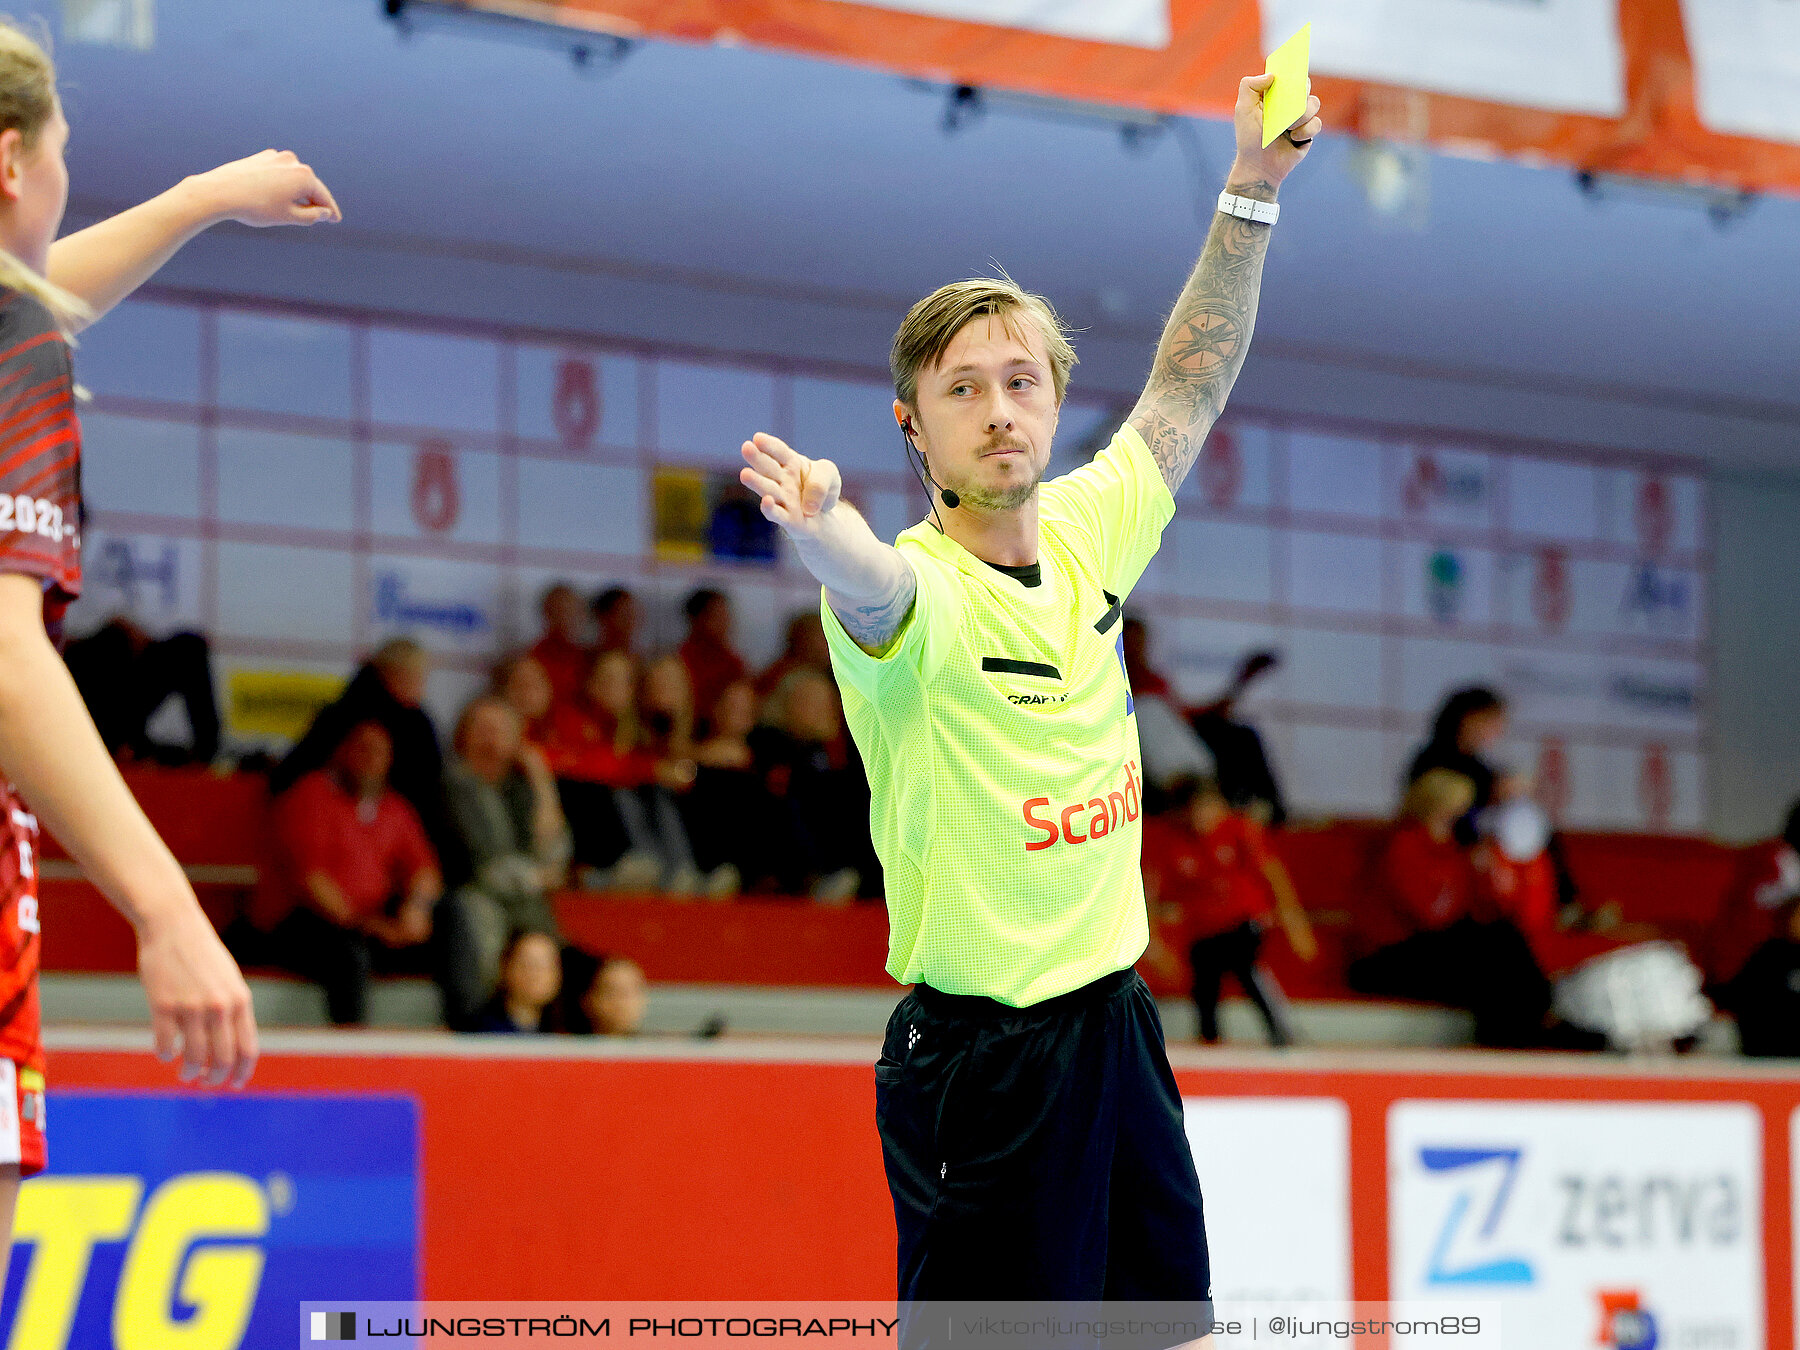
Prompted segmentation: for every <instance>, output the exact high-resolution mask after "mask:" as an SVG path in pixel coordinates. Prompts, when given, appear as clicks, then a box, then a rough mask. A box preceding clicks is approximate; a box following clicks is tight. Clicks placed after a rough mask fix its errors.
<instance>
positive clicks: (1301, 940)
mask: <svg viewBox="0 0 1800 1350" xmlns="http://www.w3.org/2000/svg"><path fill="white" fill-rule="evenodd" d="M1288 946H1290V947H1292V948H1293V949H1294V955H1295V956H1297V957H1299V958H1300V959H1301V960H1302V961H1305V962H1306V963H1307V964H1308V965H1311V964H1312V963H1313V962H1314V961H1316V960H1318V959H1319V940H1318V939H1317V938H1316V937H1314V936H1313V935H1312V930H1311V929H1310V928H1297V929H1295V930H1294V931H1293V932H1292V933H1289V934H1288Z"/></svg>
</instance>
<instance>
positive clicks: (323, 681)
mask: <svg viewBox="0 0 1800 1350" xmlns="http://www.w3.org/2000/svg"><path fill="white" fill-rule="evenodd" d="M226 689H227V697H226V709H227V711H226V717H225V720H226V724H227V725H228V726H229V727H230V728H231V730H232V731H234V732H236V733H237V734H239V735H242V736H253V737H259V738H260V737H268V736H279V737H281V738H282V739H283V740H289V741H297V740H299V739H300V737H301V736H303V735H304V734H305V733H306V729H307V727H309V726H311V725H312V720H313V718H315V717H317V716H318V715H319V709H321V708H323V707H324V706H325V705H326V704H327V703H330V702H331V701H332V700H333V699H334V698H336V697H337V696H338V695H339V694H341V693H342V692H343V691H344V680H343V677H342V676H339V675H320V674H318V673H317V672H315V671H310V670H234V671H232V672H231V675H230V678H229V680H228V681H227V684H226Z"/></svg>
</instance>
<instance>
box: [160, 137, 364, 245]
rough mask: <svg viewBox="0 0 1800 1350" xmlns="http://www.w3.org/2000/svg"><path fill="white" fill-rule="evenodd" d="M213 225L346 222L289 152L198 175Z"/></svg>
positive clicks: (260, 156) (256, 157)
mask: <svg viewBox="0 0 1800 1350" xmlns="http://www.w3.org/2000/svg"><path fill="white" fill-rule="evenodd" d="M192 182H193V184H194V186H195V187H196V188H198V189H200V190H201V191H202V192H203V193H204V194H205V197H206V201H207V204H208V206H209V207H210V209H211V212H212V216H213V218H214V219H215V220H235V221H237V222H238V223H239V224H241V225H259V226H260V225H317V224H318V223H319V222H320V221H325V220H329V221H339V220H342V219H343V218H344V215H343V212H341V211H339V210H338V204H337V202H336V201H335V200H333V198H332V195H331V189H329V188H328V187H326V186H325V184H324V183H323V182H321V181H320V180H319V176H318V175H317V174H315V173H314V172H313V171H312V169H311V167H310V166H308V165H306V164H303V163H301V162H300V157H299V156H298V155H296V154H295V153H294V152H293V151H292V150H264V151H262V152H261V153H259V154H254V155H251V156H249V157H248V158H245V159H234V160H232V161H231V163H229V164H221V165H220V166H219V167H218V168H216V169H210V170H208V171H207V172H206V173H202V174H196V175H195V176H194V178H193V179H192Z"/></svg>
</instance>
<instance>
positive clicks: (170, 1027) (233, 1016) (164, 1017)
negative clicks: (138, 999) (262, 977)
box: [138, 900, 257, 1087]
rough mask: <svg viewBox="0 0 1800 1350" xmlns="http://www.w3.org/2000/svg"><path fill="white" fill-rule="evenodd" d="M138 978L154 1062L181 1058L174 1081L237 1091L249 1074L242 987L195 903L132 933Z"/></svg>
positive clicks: (252, 1057) (246, 999) (252, 1062)
mask: <svg viewBox="0 0 1800 1350" xmlns="http://www.w3.org/2000/svg"><path fill="white" fill-rule="evenodd" d="M138 978H139V979H140V980H142V981H143V983H144V993H145V995H146V996H147V997H148V998H149V1000H150V1028H151V1032H152V1034H153V1035H154V1037H155V1040H156V1057H157V1058H158V1059H160V1060H162V1061H163V1062H164V1063H165V1064H167V1063H169V1062H170V1061H172V1060H173V1059H174V1058H175V1057H176V1056H177V1055H179V1056H180V1057H181V1081H182V1082H184V1083H186V1082H192V1081H194V1080H195V1079H199V1080H202V1081H204V1082H206V1083H209V1084H211V1085H212V1086H214V1087H218V1086H219V1085H221V1084H223V1083H227V1082H229V1083H230V1084H231V1086H232V1087H242V1086H243V1085H244V1084H245V1083H247V1082H249V1081H250V1074H251V1072H252V1071H253V1070H254V1069H255V1068H256V1053H257V1050H256V1015H255V1013H254V1012H253V1011H252V1010H251V1007H250V987H249V986H248V985H246V984H245V983H244V977H243V975H242V974H241V973H240V972H239V971H238V968H237V962H235V961H233V960H232V959H231V954H230V953H229V952H227V951H226V950H225V944H224V943H223V942H221V941H219V935H218V934H217V933H216V932H214V931H213V926H212V921H211V920H210V919H208V918H207V917H206V914H205V912H204V911H202V910H201V908H200V906H199V904H198V903H196V902H193V901H191V900H190V901H189V903H187V904H185V905H179V906H177V907H176V908H175V910H174V912H173V913H171V914H169V915H167V916H164V917H160V918H157V919H154V920H152V921H149V922H148V923H146V924H145V925H144V927H142V928H141V929H140V930H139V933H138Z"/></svg>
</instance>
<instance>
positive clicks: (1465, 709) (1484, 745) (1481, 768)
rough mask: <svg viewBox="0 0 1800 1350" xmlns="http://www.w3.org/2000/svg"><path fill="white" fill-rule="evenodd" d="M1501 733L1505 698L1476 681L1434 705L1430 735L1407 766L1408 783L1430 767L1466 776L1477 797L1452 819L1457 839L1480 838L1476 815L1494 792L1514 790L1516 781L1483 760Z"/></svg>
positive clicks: (1511, 792) (1467, 841) (1505, 793)
mask: <svg viewBox="0 0 1800 1350" xmlns="http://www.w3.org/2000/svg"><path fill="white" fill-rule="evenodd" d="M1505 734H1506V700H1505V699H1503V698H1501V697H1500V695H1498V694H1496V693H1495V692H1494V691H1493V690H1492V689H1487V688H1484V687H1482V686H1480V685H1473V686H1470V687H1469V688H1466V689H1458V690H1456V691H1454V692H1453V693H1451V694H1450V696H1449V697H1447V698H1446V699H1445V700H1444V702H1443V705H1442V706H1441V707H1440V708H1439V709H1438V714H1437V720H1436V721H1435V722H1433V723H1432V727H1431V739H1430V740H1429V741H1427V742H1426V743H1425V744H1424V745H1422V746H1420V747H1419V750H1418V753H1417V754H1415V755H1414V756H1413V761H1412V766H1411V767H1410V768H1409V769H1407V771H1406V781H1407V783H1408V784H1412V783H1416V782H1418V781H1419V779H1420V778H1422V777H1423V776H1424V775H1425V774H1427V773H1429V772H1430V771H1431V770H1433V769H1446V770H1448V771H1449V772H1451V773H1454V774H1460V775H1461V776H1462V777H1464V778H1466V779H1468V780H1469V783H1470V785H1471V786H1472V787H1473V788H1474V789H1475V796H1474V798H1473V800H1472V801H1471V802H1470V805H1469V809H1468V811H1467V812H1466V813H1465V814H1464V816H1463V818H1462V819H1461V820H1459V821H1457V822H1456V838H1457V841H1458V842H1459V843H1463V844H1473V843H1474V842H1475V840H1476V839H1477V838H1478V837H1479V834H1480V831H1479V830H1478V829H1477V828H1476V822H1475V818H1476V816H1478V815H1479V814H1480V813H1481V812H1482V811H1485V810H1486V809H1487V808H1488V806H1489V805H1490V804H1491V803H1492V802H1493V801H1494V799H1495V797H1496V795H1503V796H1508V797H1510V796H1516V795H1517V791H1516V785H1515V784H1513V783H1510V782H1508V781H1506V780H1505V779H1504V776H1503V775H1502V774H1501V772H1500V771H1499V770H1498V769H1496V768H1495V767H1494V766H1493V765H1492V764H1491V763H1489V762H1488V759H1487V755H1488V752H1489V751H1491V750H1492V749H1493V748H1494V746H1495V745H1496V744H1497V743H1498V742H1499V740H1500V738H1501V737H1502V736H1504V735H1505Z"/></svg>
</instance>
